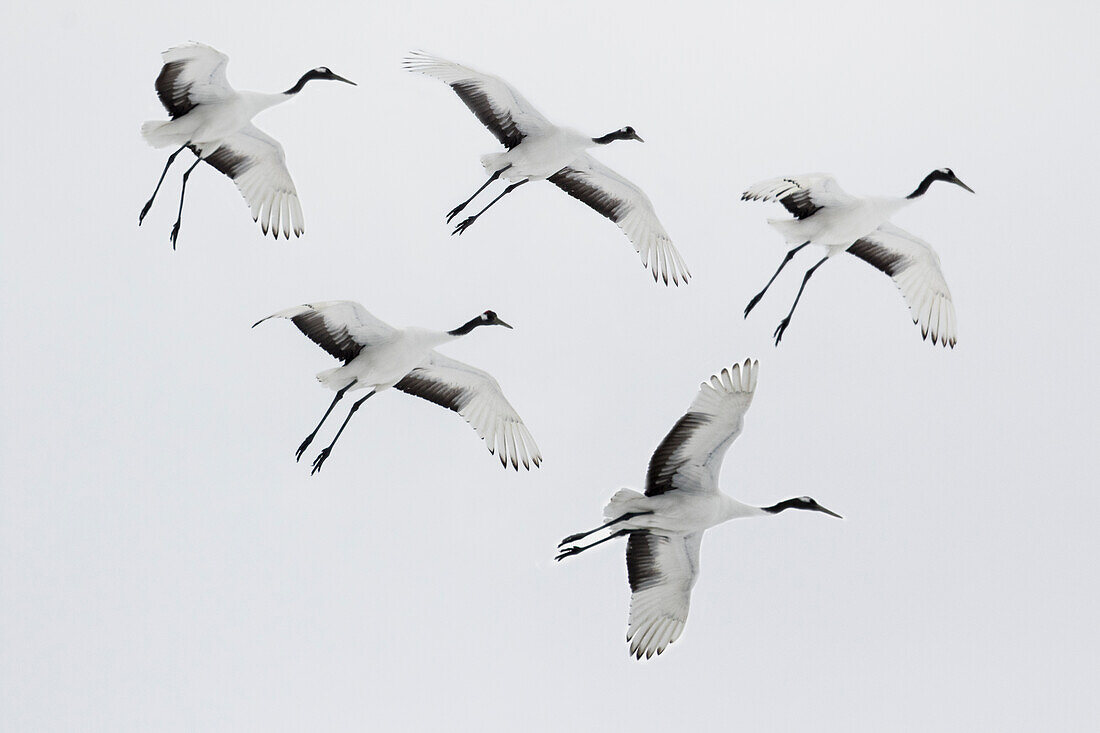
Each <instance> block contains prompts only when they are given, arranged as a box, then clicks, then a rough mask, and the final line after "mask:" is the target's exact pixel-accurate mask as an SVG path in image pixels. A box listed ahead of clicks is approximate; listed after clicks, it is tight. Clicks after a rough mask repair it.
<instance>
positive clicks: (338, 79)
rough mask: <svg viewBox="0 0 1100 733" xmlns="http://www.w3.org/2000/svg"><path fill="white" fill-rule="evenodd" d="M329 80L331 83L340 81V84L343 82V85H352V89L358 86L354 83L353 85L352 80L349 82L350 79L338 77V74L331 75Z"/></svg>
mask: <svg viewBox="0 0 1100 733" xmlns="http://www.w3.org/2000/svg"><path fill="white" fill-rule="evenodd" d="M330 78H331V79H332V80H333V81H342V82H344V83H345V84H351V85H352V86H353V87H357V86H359V85H358V84H356V83H355V82H353V81H352V80H350V79H345V78H344V77H342V76H340V75H338V74H333V75H332V76H331V77H330Z"/></svg>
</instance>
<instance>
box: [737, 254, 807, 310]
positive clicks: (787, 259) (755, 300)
mask: <svg viewBox="0 0 1100 733" xmlns="http://www.w3.org/2000/svg"><path fill="white" fill-rule="evenodd" d="M807 244H809V242H803V243H802V244H800V245H798V246H797V247H795V248H794V249H792V250H791V251H790V252H788V253H787V256H786V257H784V258H783V261H782V262H780V263H779V269H778V270H776V271H775V274H774V275H772V279H771V280H768V284H767V285H765V286H764V289H763V290H761V291H760V292H759V293H757V294H756V296H755V297H754V298H753V299H752V300H750V301H749V304H748V305H747V306H745V318H748V317H749V311H751V310H752V309H753V308H755V307H756V304H757V303H759V302H760V299H761V298H763V297H764V293H766V292H768V288H770V287H771V286H772V283H773V282H775V279H776V278H777V277H779V273H781V272H783V268H784V267H786V266H787V263H788V262H790V261H791V260H792V259H793V258H794V256H795V255H796V254H798V251H799V250H800V249H802V248H803V247H805V246H806V245H807Z"/></svg>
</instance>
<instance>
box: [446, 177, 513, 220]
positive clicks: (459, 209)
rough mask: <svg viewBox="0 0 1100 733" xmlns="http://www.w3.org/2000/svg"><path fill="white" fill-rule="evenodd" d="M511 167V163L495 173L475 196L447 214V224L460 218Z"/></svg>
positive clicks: (475, 192)
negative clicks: (478, 196)
mask: <svg viewBox="0 0 1100 733" xmlns="http://www.w3.org/2000/svg"><path fill="white" fill-rule="evenodd" d="M511 167H512V164H511V163H509V164H508V165H506V166H504V167H503V168H501V169H500V170H499V171H497V172H496V173H494V174H493V175H491V176H489V180H488V181H486V182H485V183H483V184H481V188H479V189H478V190H476V191H474V195H473V196H471V197H470V198H468V199H466V200H465V201H463V202H462V203H461V204H459V205H458V206H456V207H454V208H453V209H451V212H450V213H449V214H447V223H448V224H450V223H451V219H453V218H455V217H456V216H458V212H460V211H462V210H463V209H465V208H466V207H467V206H469V204H470V202H471V201H473V200H474V199H476V198H477V195H478V194H479V193H481V192H482V191H484V190H485V189H487V188H488V187H489V184H490V183H492V182H493V181H495V180H496V179H498V178H500V174H501V173H503V172H504V171H506V170H508V169H509V168H511Z"/></svg>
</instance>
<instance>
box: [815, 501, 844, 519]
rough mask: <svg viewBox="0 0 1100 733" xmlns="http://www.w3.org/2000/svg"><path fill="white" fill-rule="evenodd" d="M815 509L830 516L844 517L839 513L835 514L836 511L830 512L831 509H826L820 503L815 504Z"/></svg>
mask: <svg viewBox="0 0 1100 733" xmlns="http://www.w3.org/2000/svg"><path fill="white" fill-rule="evenodd" d="M817 510H818V511H819V512H825V513H826V514H828V515H829V516H830V517H836V518H837V519H844V517H842V516H840V515H839V514H837V513H836V512H831V511H829V510H828V509H826V508H825V507H823V506H821V505H820V504H818V505H817Z"/></svg>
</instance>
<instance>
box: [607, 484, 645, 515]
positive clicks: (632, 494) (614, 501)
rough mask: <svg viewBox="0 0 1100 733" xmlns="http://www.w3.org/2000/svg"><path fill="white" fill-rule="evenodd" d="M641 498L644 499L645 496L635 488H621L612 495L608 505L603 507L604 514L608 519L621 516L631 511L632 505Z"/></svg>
mask: <svg viewBox="0 0 1100 733" xmlns="http://www.w3.org/2000/svg"><path fill="white" fill-rule="evenodd" d="M639 499H643V500H644V499H645V496H644V495H643V494H640V493H638V492H637V491H634V490H633V489H619V490H618V491H616V492H615V495H614V496H612V497H611V501H609V502H607V506H605V507H604V509H603V515H604V517H606V518H607V519H615V518H616V517H621V516H622V515H624V514H626V513H627V512H629V511H631V505H633V504H634V503H635V502H636V501H638V500H639Z"/></svg>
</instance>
